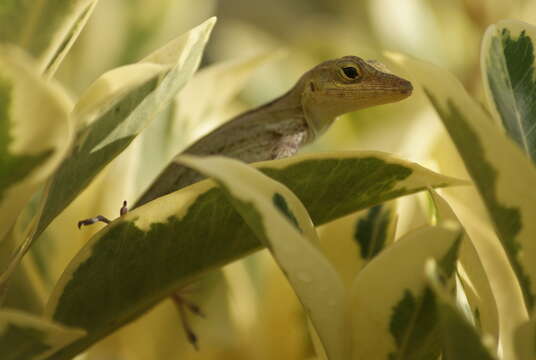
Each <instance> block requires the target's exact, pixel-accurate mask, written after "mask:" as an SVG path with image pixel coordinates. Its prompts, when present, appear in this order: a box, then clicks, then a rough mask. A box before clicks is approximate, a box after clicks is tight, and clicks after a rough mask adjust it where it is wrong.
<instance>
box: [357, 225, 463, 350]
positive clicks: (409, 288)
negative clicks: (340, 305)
mask: <svg viewBox="0 0 536 360" xmlns="http://www.w3.org/2000/svg"><path fill="white" fill-rule="evenodd" d="M451 225H452V224H451ZM460 240H461V232H460V230H459V227H457V226H449V227H443V226H438V227H433V226H427V227H423V228H420V229H418V230H415V231H412V232H410V233H408V234H406V235H405V236H403V237H402V238H401V239H399V240H398V241H396V242H395V243H394V244H393V245H391V246H390V247H388V248H387V249H385V250H384V251H383V252H382V253H380V255H378V256H377V257H375V258H374V259H373V260H372V261H371V262H370V263H369V264H368V265H367V266H365V267H364V268H363V270H361V272H360V273H359V274H358V275H357V277H356V279H355V281H354V284H353V286H352V293H351V297H352V298H351V304H350V309H351V311H352V325H353V329H352V337H353V341H352V346H353V359H355V360H361V359H378V360H380V359H385V360H404V359H416V360H417V359H423V360H424V359H436V358H438V356H439V354H440V352H441V348H440V346H439V343H440V334H439V326H438V325H439V324H438V314H437V311H436V307H435V296H434V294H433V292H432V290H431V289H430V287H429V286H427V283H426V277H425V272H424V264H425V263H426V261H427V259H429V258H432V259H435V260H436V261H437V262H438V263H439V264H440V266H441V269H443V271H444V273H445V276H447V277H448V279H450V278H451V277H452V275H453V272H454V269H455V267H456V260H457V252H458V247H459V244H460Z"/></svg>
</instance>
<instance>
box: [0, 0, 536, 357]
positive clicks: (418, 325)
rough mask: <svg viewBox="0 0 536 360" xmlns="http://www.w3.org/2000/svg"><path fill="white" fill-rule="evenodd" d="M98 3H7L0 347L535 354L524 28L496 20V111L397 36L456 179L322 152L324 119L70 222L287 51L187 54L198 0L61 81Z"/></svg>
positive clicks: (177, 148)
mask: <svg viewBox="0 0 536 360" xmlns="http://www.w3.org/2000/svg"><path fill="white" fill-rule="evenodd" d="M138 2H139V4H138ZM158 3H159V5H158V6H160V8H158V10H154V9H156V7H155V8H148V9H147V14H146V16H145V17H143V16H141V15H139V14H138V16H140V17H139V18H136V17H135V16H132V18H131V21H132V22H133V25H132V28H133V33H132V34H129V37H127V38H125V40H124V41H125V44H123V45H124V47H125V48H124V49H123V52H121V54H120V55H118V56H117V58H120V59H122V61H126V60H128V61H131V59H130V57H132V56H133V54H134V55H136V54H138V53H140V52H142V50H145V49H144V48H143V47H142V46H139V45H138V44H137V43H136V41H135V35H136V34H137V35H138V38H139V39H145V40H147V41H146V42H147V43H148V44H150V41H149V40H150V38H151V36H152V35H151V34H150V33H149V32H148V31H147V29H151V26H152V25H154V24H156V23H160V22H162V23H165V21H164V18H165V11H163V10H162V9H163V6H170V8H171V6H172V5H170V4H171V3H172V2H169V3H168V2H167V0H161V1H159V2H158ZM341 3H342V2H341ZM384 3H385V4H387V3H388V1H384ZM467 3H468V4H469V3H472V2H470V1H468V2H467ZM96 4H97V2H96V1H89V0H87V1H73V2H71V3H69V4H68V5H67V4H64V5H62V6H60V5H59V4H58V3H56V2H38V5H39V6H28V5H27V4H26V3H24V2H21V3H20V4H19V3H17V2H13V1H9V2H5V4H3V5H0V39H1V40H2V42H3V43H5V44H3V45H2V46H1V47H0V139H1V142H0V225H1V226H0V271H1V272H0V301H1V302H2V303H1V304H0V305H1V306H2V307H1V309H0V352H1V353H2V354H7V357H6V359H13V360H27V359H47V360H61V359H71V358H73V357H74V356H76V355H78V354H82V353H84V354H85V356H87V358H88V359H99V358H110V357H117V358H128V359H157V358H170V359H172V358H173V359H174V358H187V357H188V356H190V357H192V358H200V359H205V358H226V357H232V358H250V357H259V356H261V355H259V354H272V355H266V356H268V357H269V358H274V357H275V358H277V357H278V356H280V355H281V354H283V353H284V352H285V351H287V352H286V353H285V354H286V356H288V357H289V358H300V359H305V358H311V357H315V358H319V359H324V358H325V359H335V360H342V359H355V360H362V359H385V360H403V359H432V360H435V359H438V358H439V357H441V358H443V359H477V358H478V359H505V360H525V359H527V360H528V359H532V358H535V357H536V350H535V349H536V346H535V342H536V340H535V339H536V337H535V336H534V334H535V329H536V328H535V326H534V324H535V321H536V319H535V317H534V315H533V314H534V307H535V302H536V243H535V242H534V241H533V239H534V237H535V236H536V225H535V223H534V221H532V219H533V218H534V217H535V216H536V197H535V195H534V192H533V191H532V190H531V185H532V184H534V183H536V169H535V168H534V159H535V158H536V156H535V154H536V145H535V144H536V140H535V139H536V135H535V134H536V131H534V129H536V117H535V116H533V115H534V113H535V109H536V94H535V92H534V91H533V89H534V86H535V85H534V82H535V80H534V66H535V61H534V59H535V54H534V41H535V39H534V38H535V37H536V27H534V26H532V25H529V24H527V23H523V22H520V21H514V20H508V21H501V22H498V23H497V24H495V25H491V26H490V27H489V28H488V29H487V31H486V33H485V35H484V38H483V41H482V52H481V59H480V67H481V70H482V84H481V85H482V89H483V93H482V94H483V96H484V97H485V99H486V102H487V108H484V107H483V106H482V105H481V104H479V103H478V102H477V101H476V100H475V98H474V97H473V96H472V95H470V94H469V93H468V91H466V90H465V88H464V86H463V85H462V84H461V83H460V81H459V80H458V79H457V78H456V77H455V76H454V75H452V74H450V73H449V72H448V71H446V70H444V69H443V68H441V67H438V66H435V65H432V64H430V63H427V62H425V61H421V60H416V59H415V58H413V57H411V56H406V55H401V54H396V53H390V55H389V57H390V58H391V59H392V60H393V61H394V63H395V64H398V65H399V66H400V70H401V71H407V72H408V73H409V76H410V78H411V80H412V82H413V83H414V85H415V86H416V92H415V94H414V96H413V98H414V101H420V105H418V107H420V108H423V107H427V108H433V109H435V111H436V113H437V117H438V118H439V119H440V120H441V122H442V123H443V125H444V129H445V130H446V132H442V135H441V137H440V138H437V139H434V138H433V137H432V136H431V134H428V133H426V134H423V133H422V132H419V133H418V134H417V135H418V137H432V139H431V140H427V141H428V142H429V143H430V144H432V145H430V146H428V147H429V148H431V149H432V150H430V149H427V150H426V151H423V153H424V152H427V156H428V157H427V160H428V162H427V164H429V165H430V166H434V167H436V168H438V169H439V170H440V171H441V172H442V173H445V174H446V173H449V174H452V175H454V176H456V177H451V176H446V175H442V174H440V173H437V172H434V171H431V170H428V169H427V168H425V167H422V166H421V165H419V164H417V163H415V162H411V161H408V160H403V159H400V158H399V157H397V156H394V155H391V154H389V153H387V152H385V151H358V150H355V149H353V150H347V149H346V150H341V149H337V151H333V149H331V145H332V144H333V143H331V145H330V140H329V136H333V135H328V136H326V138H327V140H324V139H321V140H320V141H319V142H318V143H316V144H314V145H313V146H312V147H310V148H308V149H305V150H304V151H303V152H302V153H300V154H298V155H296V156H293V157H291V158H288V159H282V160H274V161H266V162H261V163H256V164H252V165H246V164H244V163H242V162H239V161H236V160H231V159H228V158H223V157H218V156H211V157H205V158H201V157H193V156H186V155H183V156H180V157H178V158H177V159H178V161H180V162H181V163H182V164H184V165H186V166H189V167H191V168H193V169H195V170H197V171H199V172H200V173H202V174H204V175H205V176H206V177H207V178H209V179H206V180H203V181H200V182H198V183H195V184H193V185H191V186H188V187H186V188H183V189H181V190H179V191H176V192H174V193H171V194H169V195H167V196H165V197H161V198H158V199H155V200H153V201H151V202H149V203H147V204H145V205H143V206H141V207H139V208H136V209H134V210H133V211H130V212H128V213H126V214H122V215H121V216H120V217H118V218H117V219H115V220H114V221H113V222H112V223H111V224H109V225H106V226H105V227H102V228H101V229H100V230H99V231H98V232H95V231H96V230H95V229H92V230H87V231H86V230H85V229H84V232H76V233H75V232H74V230H73V229H74V228H75V224H76V221H77V220H79V219H81V218H83V217H88V216H92V215H94V214H96V213H102V212H103V211H107V210H108V209H110V208H115V207H118V206H117V205H118V204H121V201H122V200H123V199H128V200H129V202H134V200H135V199H136V198H137V197H138V196H139V195H140V194H141V193H142V192H143V190H144V189H145V188H146V187H147V185H148V184H149V183H150V182H151V180H152V179H154V178H155V177H156V176H157V175H158V173H159V172H160V171H161V169H162V168H164V167H165V166H166V164H167V163H168V162H169V161H170V160H171V159H172V158H174V157H175V155H176V154H177V153H180V152H181V151H182V150H183V149H184V148H185V147H186V146H188V145H189V144H191V143H192V142H193V141H195V140H196V139H198V138H199V137H200V136H202V135H203V134H205V133H207V132H208V131H210V130H211V129H213V128H214V127H215V126H218V125H219V124H221V123H222V122H223V120H224V119H225V118H226V117H227V116H228V115H229V113H233V112H234V113H236V109H235V110H233V108H236V107H238V108H240V109H242V108H243V105H240V103H239V102H234V100H233V98H235V96H236V95H237V93H239V92H240V90H241V89H242V88H243V87H244V84H245V82H246V80H247V79H248V78H249V77H250V76H253V72H254V70H255V69H257V68H258V67H260V66H261V65H264V64H266V63H271V64H272V65H270V66H273V63H274V60H275V59H276V58H277V56H275V55H277V53H274V52H260V53H257V54H255V55H249V56H244V57H236V59H234V60H232V61H225V62H215V63H214V64H211V65H208V66H205V67H204V68H203V69H201V70H200V71H199V72H198V71H197V69H198V67H199V66H200V64H202V56H203V54H204V52H205V50H206V49H207V47H206V45H207V42H208V40H209V37H210V34H211V32H212V29H213V27H214V24H215V22H216V19H215V18H210V19H208V20H206V21H204V22H203V23H201V24H200V25H197V26H195V27H193V28H192V29H191V30H189V31H186V32H185V33H184V34H183V35H180V36H177V37H174V38H173V39H172V40H171V41H168V42H167V44H166V45H164V46H161V47H160V48H158V49H157V50H156V51H153V52H150V54H149V55H148V56H146V57H144V58H143V59H142V60H140V61H137V62H134V61H132V62H131V63H130V64H126V65H125V64H124V63H122V64H115V65H117V66H115V65H114V66H113V68H112V69H111V70H108V71H106V72H104V73H103V74H102V75H100V76H97V77H96V80H94V81H93V82H92V83H91V85H89V86H87V85H86V86H83V85H81V84H83V82H84V81H83V80H81V79H82V75H80V76H81V77H80V78H77V79H75V78H76V77H75V76H73V79H74V80H73V82H72V83H69V84H68V85H67V83H68V82H67V81H65V79H63V80H62V81H59V80H56V79H55V78H54V76H55V74H56V70H58V71H59V75H58V76H59V78H63V77H65V76H67V75H68V74H69V67H70V66H71V65H72V63H73V62H75V60H73V58H76V56H75V55H76V54H77V52H79V51H81V50H80V49H79V48H78V49H77V47H76V46H77V43H75V41H77V38H78V37H79V35H80V36H82V37H83V36H84V32H83V29H84V27H85V26H86V25H87V26H88V27H91V26H94V25H91V18H90V16H91V15H92V14H93V13H94V11H98V7H96ZM129 4H130V5H129V6H131V8H128V9H125V10H128V11H134V10H133V9H135V8H136V7H137V6H141V5H140V4H142V2H140V1H137V2H135V1H133V2H131V3H129ZM106 6H111V5H106ZM155 6H156V5H155ZM176 6H178V5H176ZM285 6H286V5H285ZM149 9H153V10H154V11H153V12H151V11H150V10H149ZM45 20H46V21H45ZM216 29H217V28H216ZM81 34H82V35H81ZM304 36H306V35H304ZM110 37H112V35H110ZM155 37H156V36H155ZM79 41H81V42H83V41H85V40H84V39H83V38H81V39H79ZM110 41H113V39H111V40H110ZM216 41H218V40H216ZM220 41H221V40H220ZM156 42H157V41H156ZM100 46H102V47H104V48H105V47H106V46H107V44H106V42H102V43H101V44H100ZM215 46H216V47H217V46H219V45H215ZM414 50H415V51H414V52H413V53H414V54H415V53H416V54H417V55H418V54H419V50H418V49H416V48H415V49H414ZM103 51H104V50H103ZM207 51H209V52H210V51H213V50H210V48H208V50H207ZM71 54H73V55H72V56H73V58H70V55H71ZM63 61H65V63H63ZM97 63H98V61H97ZM79 65H80V68H81V69H83V68H84V65H83V61H82V60H80V63H79ZM86 66H87V64H86ZM87 69H89V68H87ZM402 69H403V70H402ZM62 71H63V73H62ZM279 71H281V69H279ZM89 73H90V71H89V70H88V74H89ZM66 74H67V75H66ZM272 74H273V73H272ZM87 76H88V77H89V76H90V75H87ZM257 80H258V82H259V83H263V81H264V80H262V76H261V77H260V78H259V77H258V78H257ZM270 80H272V79H270ZM464 80H466V79H464ZM264 84H267V83H266V82H265V83H264ZM67 86H69V87H72V89H76V88H77V87H80V88H85V90H84V91H80V94H76V90H74V91H73V90H71V89H70V90H67ZM256 92H258V88H257V89H256V88H255V85H253V87H252V88H249V92H245V93H243V94H242V101H244V102H247V101H248V100H247V97H248V96H249V97H252V98H255V95H254V94H255V93H256ZM252 94H253V95H252ZM425 99H426V100H425ZM403 106H406V105H404V104H396V105H391V109H394V110H391V111H393V113H394V114H396V116H398V112H399V110H398V109H400V108H401V107H403ZM486 109H488V110H489V111H486ZM372 111H379V110H372ZM386 111H388V110H386ZM365 113H367V112H365ZM368 114H374V113H373V112H369V113H368ZM380 114H381V113H380ZM412 114H414V115H415V114H416V112H413V113H412ZM428 115H429V116H428V117H426V120H428V119H430V118H433V115H430V114H429V113H428ZM352 116H353V115H352ZM400 116H402V115H400ZM380 118H381V119H380V120H382V119H383V118H382V117H380ZM384 118H387V116H385V117H384ZM378 122H381V121H378ZM341 123H342V122H341ZM337 131H340V129H339V130H337V129H336V128H335V129H333V131H332V133H335V132H337ZM372 133H373V131H372ZM388 133H389V132H388V131H385V134H388ZM366 134H367V131H363V134H362V135H365V137H366ZM445 134H448V135H449V137H450V139H451V140H449V138H447V137H446V136H444V135H445ZM428 135H429V136H428ZM397 136H398V134H397ZM442 143H443V145H440V144H442ZM445 143H446V145H444V144H445ZM434 146H435V147H436V148H435V152H434V150H433V149H434ZM325 148H330V149H329V150H330V151H318V150H319V149H324V150H325ZM430 160H433V162H432V161H430ZM459 178H462V179H470V181H465V180H459ZM417 193H419V194H417ZM403 197H404V198H403ZM261 249H266V251H264V252H263V254H264V255H258V254H257V255H254V256H249V255H251V254H252V253H254V252H257V251H258V250H261ZM274 264H276V265H274ZM276 266H277V267H276ZM276 269H280V272H277V270H276ZM278 274H279V275H278ZM277 276H279V277H280V278H279V280H277V281H276V280H273V279H274V277H277ZM282 278H286V279H283V280H282ZM237 279H239V281H238V280H237ZM274 284H275V285H274ZM195 286H197V287H198V289H197V290H195V291H193V294H189V293H188V291H189V289H191V287H195ZM281 286H286V287H287V288H285V290H281V288H280V287H281ZM289 289H291V290H289ZM190 291H191V290H190ZM291 291H292V292H293V293H294V294H295V297H294V295H292V294H291ZM289 294H290V295H289ZM190 298H196V299H195V300H191V299H190ZM169 299H175V303H174V304H175V305H176V306H177V307H178V308H179V312H176V311H175V309H174V307H173V306H172V304H173V303H172V302H171V301H169ZM177 299H179V300H177ZM180 299H182V300H180ZM283 299H285V300H283ZM181 301H182V303H181ZM193 303H195V304H198V303H199V304H201V305H202V307H203V308H208V309H210V313H209V316H208V318H205V319H201V320H199V319H197V320H193V319H189V322H188V323H189V324H190V325H185V326H193V327H194V328H195V329H196V333H197V336H198V337H199V338H200V339H201V340H200V342H201V351H200V352H198V353H196V354H195V355H194V354H192V353H191V351H192V348H191V346H189V345H188V344H186V341H187V340H186V339H185V338H184V339H183V338H182V337H181V335H180V334H179V333H178V332H179V331H181V330H180V329H179V328H180V326H181V325H180V324H181V320H180V319H179V314H182V315H183V316H184V311H183V310H184V308H183V306H184V304H187V306H188V307H189V308H190V309H197V307H196V305H193ZM298 303H299V304H301V305H298ZM181 306H182V307H181ZM282 308H284V309H285V310H281V309H282ZM236 309H240V310H239V311H237V310H236ZM288 309H291V310H288ZM292 309H293V310H292ZM278 311H279V313H278ZM292 311H293V312H292ZM197 312H198V313H199V311H197ZM248 312H249V314H250V315H251V314H253V316H249V317H248V316H247V315H248ZM289 314H291V315H289ZM187 318H189V317H188V315H187ZM291 319H292V321H290V320H291ZM182 320H183V321H184V319H182ZM278 320H279V321H282V324H285V325H284V326H286V327H288V323H289V322H290V323H291V324H292V326H293V330H287V328H285V329H284V330H282V329H281V326H282V325H281V322H280V323H277V321H278ZM148 329H149V330H150V333H151V336H150V337H149V336H147V333H149V331H148ZM287 332H288V333H287ZM140 333H141V335H140ZM281 333H284V334H282V335H284V336H283V337H281V336H282V335H281ZM278 336H279V338H278ZM300 336H301V337H300ZM140 337H142V338H143V340H141V339H139V338H140ZM273 339H275V340H273ZM292 339H294V340H292ZM296 339H299V340H296ZM304 339H307V340H304ZM181 341H182V342H181ZM270 341H273V343H272V345H266V344H270ZM292 341H295V342H294V343H292ZM125 344H126V345H125ZM162 344H165V345H166V346H162ZM170 344H172V345H170ZM289 344H292V345H289ZM287 346H288V347H287ZM140 349H141V350H140ZM266 349H268V350H267V352H265V350H266ZM313 351H314V352H313ZM229 354H231V355H229ZM274 354H279V355H278V356H276V355H274ZM290 354H292V355H290ZM2 356H4V355H2ZM280 357H281V356H280ZM282 358H286V357H284V356H283V357H282Z"/></svg>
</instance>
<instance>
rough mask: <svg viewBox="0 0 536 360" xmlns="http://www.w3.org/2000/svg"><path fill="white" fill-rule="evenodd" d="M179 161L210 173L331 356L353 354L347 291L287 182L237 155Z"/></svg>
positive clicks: (340, 358) (181, 159)
mask: <svg viewBox="0 0 536 360" xmlns="http://www.w3.org/2000/svg"><path fill="white" fill-rule="evenodd" d="M180 162H182V163H183V164H185V165H187V166H189V167H192V168H194V169H196V170H198V171H200V172H202V173H203V174H204V175H207V176H210V177H212V178H213V179H214V180H215V181H216V182H217V183H218V184H219V185H220V186H221V188H222V190H223V192H224V193H225V194H226V195H227V196H228V198H229V199H230V202H231V203H232V204H233V207H234V208H235V210H236V211H237V212H238V213H239V214H240V216H241V217H242V218H243V219H244V221H245V222H246V223H247V224H248V225H249V227H250V228H251V230H252V231H253V232H254V233H255V235H256V236H257V238H258V239H259V240H260V241H261V242H262V244H263V245H264V246H266V247H267V248H268V249H269V250H270V252H271V253H272V255H273V256H274V258H275V260H276V261H277V262H278V264H279V266H280V267H281V269H282V270H283V272H284V273H285V275H286V276H287V278H288V280H289V282H290V284H291V285H292V288H293V289H294V291H295V293H296V295H297V296H298V298H299V299H300V301H301V303H302V304H303V306H304V308H305V311H306V314H307V315H308V317H309V318H310V319H311V323H312V325H313V327H314V329H315V330H316V332H317V334H318V336H319V339H320V343H321V344H322V345H323V349H324V350H325V353H326V354H327V357H328V359H333V360H337V359H339V360H343V359H347V358H348V356H349V353H348V351H349V343H348V332H347V321H346V291H345V289H344V286H343V283H342V281H341V280H340V278H339V276H338V274H337V272H336V271H335V269H334V268H333V266H332V265H331V263H330V262H329V261H328V260H327V258H326V257H324V255H323V254H322V252H321V251H320V250H319V249H318V248H317V243H318V238H317V234H316V231H315V229H314V227H313V223H312V221H311V219H310V218H309V214H308V213H307V210H306V209H305V207H304V206H303V204H302V203H301V202H300V200H299V199H298V198H297V197H296V195H294V194H293V193H292V192H291V191H290V190H289V189H288V188H287V187H285V186H284V185H282V184H281V183H278V182H277V181H274V180H272V179H270V178H269V177H267V176H266V175H263V174H262V173H261V172H259V171H258V170H255V169H253V168H251V167H249V166H247V165H245V164H243V163H241V162H239V161H237V160H233V159H229V158H224V157H209V158H204V159H203V158H196V157H192V156H186V155H184V156H181V158H180Z"/></svg>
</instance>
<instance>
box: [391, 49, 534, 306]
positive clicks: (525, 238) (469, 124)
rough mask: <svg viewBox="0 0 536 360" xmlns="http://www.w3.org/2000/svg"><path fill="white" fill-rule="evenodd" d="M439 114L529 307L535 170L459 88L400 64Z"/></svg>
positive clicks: (419, 67)
mask: <svg viewBox="0 0 536 360" xmlns="http://www.w3.org/2000/svg"><path fill="white" fill-rule="evenodd" d="M399 60H400V61H401V62H402V63H403V64H404V66H405V67H407V68H408V69H410V70H411V72H412V74H413V75H414V76H415V78H416V79H417V80H418V82H419V83H420V84H421V85H422V86H423V87H424V90H425V93H426V95H427V96H428V98H429V99H430V101H431V102H432V104H433V106H434V107H435V108H436V110H437V112H438V114H439V116H440V118H441V120H442V121H443V123H444V125H445V127H446V129H447V131H448V132H449V134H450V136H451V138H452V140H453V141H454V144H455V145H456V147H457V149H458V151H459V153H460V155H461V157H462V159H463V161H464V163H465V166H466V168H467V170H468V171H469V174H470V175H471V177H472V178H473V180H474V182H475V185H476V187H477V189H478V190H479V192H480V195H481V197H482V199H483V201H484V203H485V204H486V207H487V210H488V213H489V215H490V217H491V219H492V221H493V223H494V225H495V228H496V230H497V233H498V235H499V238H500V240H501V242H502V245H503V247H504V249H505V250H506V253H507V255H508V258H509V260H510V263H511V265H512V267H513V269H514V271H515V273H516V275H517V278H518V280H519V283H520V285H521V289H522V291H523V296H524V300H525V304H526V307H527V309H528V311H531V310H532V308H533V306H534V294H535V293H536V279H535V277H536V262H534V261H533V258H534V257H535V256H536V242H535V241H533V239H534V235H535V234H536V222H534V221H532V219H533V218H534V216H536V193H535V192H534V191H532V186H533V184H535V183H536V169H535V168H534V166H533V164H532V162H531V161H530V160H529V159H528V158H527V157H526V156H525V155H524V154H523V153H522V151H521V150H520V149H519V147H518V146H516V144H514V143H513V141H512V140H511V139H509V138H508V137H507V135H506V134H504V133H502V132H501V129H499V128H498V127H497V126H494V124H493V122H491V121H490V119H489V117H488V116H487V115H486V113H484V111H483V110H482V108H481V107H480V106H479V105H478V104H477V103H476V102H475V101H474V100H473V99H471V98H470V97H469V95H468V94H467V92H466V91H465V89H464V88H463V86H462V85H461V84H460V82H459V81H458V80H457V79H456V78H455V77H454V76H452V75H451V74H449V73H448V72H447V71H444V70H441V69H439V68H437V67H435V66H433V65H431V64H427V63H424V62H420V61H417V60H412V59H408V58H399Z"/></svg>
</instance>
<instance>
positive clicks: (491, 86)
mask: <svg viewBox="0 0 536 360" xmlns="http://www.w3.org/2000/svg"><path fill="white" fill-rule="evenodd" d="M535 37H536V27H534V26H532V25H529V24H526V23H523V22H520V21H515V20H505V21H501V22H499V23H497V24H496V25H491V26H490V27H489V28H488V30H487V31H486V34H485V35H484V40H483V42H482V52H481V54H482V61H481V63H482V78H483V79H484V85H485V89H486V94H487V96H488V103H489V105H490V107H491V108H492V110H493V112H494V113H495V115H497V117H498V118H499V119H500V120H501V122H502V125H503V126H504V128H505V129H506V131H507V133H508V135H510V137H511V138H512V139H514V140H515V142H517V143H518V145H519V146H520V147H521V148H522V149H523V151H524V152H525V153H526V154H527V156H529V157H530V158H532V160H533V161H536V131H535V130H536V95H535V94H536V79H535V74H534V66H535V61H534V44H533V39H534V38H535Z"/></svg>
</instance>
